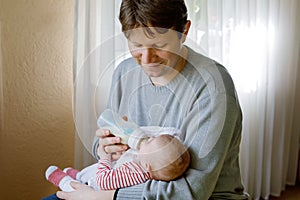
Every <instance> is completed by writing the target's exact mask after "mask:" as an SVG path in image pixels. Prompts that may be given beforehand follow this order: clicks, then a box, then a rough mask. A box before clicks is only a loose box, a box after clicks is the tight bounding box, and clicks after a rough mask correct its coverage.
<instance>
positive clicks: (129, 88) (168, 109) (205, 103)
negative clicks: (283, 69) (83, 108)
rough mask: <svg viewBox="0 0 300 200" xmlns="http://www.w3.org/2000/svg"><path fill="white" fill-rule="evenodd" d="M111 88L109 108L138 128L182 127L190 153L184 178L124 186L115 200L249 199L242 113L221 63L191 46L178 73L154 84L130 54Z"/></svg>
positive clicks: (116, 73) (120, 66) (121, 65)
mask: <svg viewBox="0 0 300 200" xmlns="http://www.w3.org/2000/svg"><path fill="white" fill-rule="evenodd" d="M110 92H111V93H110V97H109V101H108V108H111V109H112V110H114V111H116V112H118V113H119V114H121V115H122V116H124V115H125V116H127V117H128V118H129V119H130V120H132V121H134V122H136V123H137V124H138V125H139V126H167V127H175V128H178V129H180V130H181V132H182V133H181V135H180V138H181V139H182V141H183V142H184V144H185V145H186V146H187V147H188V148H189V151H190V153H191V165H190V169H189V170H188V171H187V172H186V173H185V175H184V176H183V177H182V178H180V179H177V180H175V181H170V182H164V181H155V180H150V181H147V182H146V183H144V184H140V185H136V186H132V187H128V188H121V189H119V190H118V193H117V195H116V197H117V199H126V200H127V199H132V200H134V199H172V200H173V199H179V200H190V199H199V200H207V199H247V196H246V195H245V194H244V193H243V190H244V189H243V185H242V183H241V176H240V168H239V145H240V140H241V128H242V114H241V109H240V106H239V102H238V99H237V96H236V92H235V88H234V84H233V82H232V79H231V77H230V75H229V74H228V72H227V71H226V69H225V68H224V67H223V66H221V65H220V64H218V63H216V62H215V61H213V60H211V59H209V58H207V57H204V56H202V55H200V54H198V53H196V52H194V51H193V50H192V49H190V48H188V58H187V63H186V65H185V67H184V69H183V70H182V71H181V72H180V74H178V75H177V76H176V77H175V78H174V79H173V80H172V81H171V82H170V83H168V84H167V85H164V86H154V85H153V84H152V83H151V81H150V79H149V77H148V76H147V75H146V74H145V73H144V71H143V70H142V69H141V67H140V66H138V65H137V63H136V62H135V61H134V60H133V59H132V58H129V59H127V60H125V61H123V62H122V63H121V64H120V65H119V66H118V67H117V69H116V70H115V72H114V75H113V80H112V86H111V91H110ZM96 144H97V143H95V146H94V147H96Z"/></svg>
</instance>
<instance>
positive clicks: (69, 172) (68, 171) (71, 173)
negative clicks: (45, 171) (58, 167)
mask: <svg viewBox="0 0 300 200" xmlns="http://www.w3.org/2000/svg"><path fill="white" fill-rule="evenodd" d="M63 172H65V173H66V174H67V175H69V176H71V177H72V178H73V179H75V180H76V179H77V178H76V175H77V174H78V172H80V171H79V170H77V169H73V168H71V167H68V168H65V169H64V171H63Z"/></svg>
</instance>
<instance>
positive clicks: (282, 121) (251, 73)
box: [74, 0, 300, 199]
mask: <svg viewBox="0 0 300 200" xmlns="http://www.w3.org/2000/svg"><path fill="white" fill-rule="evenodd" d="M120 2H121V0H114V1H111V0H101V1H99V0H76V21H75V40H74V74H75V75H76V76H75V78H74V85H75V96H74V110H75V112H74V115H75V122H76V130H77V140H76V150H75V160H76V163H75V165H76V166H77V167H82V166H85V165H87V164H90V163H91V162H93V159H91V157H90V149H91V145H92V139H93V137H94V133H95V130H96V119H97V116H98V115H99V113H100V112H101V111H102V110H103V109H104V106H105V104H106V100H107V95H108V92H109V87H110V79H111V74H112V71H113V69H114V67H115V66H116V64H117V63H118V62H119V61H120V60H121V59H122V58H124V57H127V56H128V55H129V53H128V50H127V47H126V42H125V39H124V37H123V35H122V33H121V32H120V30H121V27H120V24H119V22H118V12H119V5H120ZM186 3H187V6H188V10H189V18H190V19H191V21H192V27H191V30H190V33H189V38H188V41H187V43H188V44H189V45H190V46H193V47H194V48H196V49H198V50H199V51H201V52H204V53H205V54H206V55H208V56H210V57H212V58H214V59H215V60H217V61H219V62H220V63H222V64H223V65H224V66H226V68H227V69H228V70H229V72H230V73H231V75H232V77H233V79H234V82H235V85H236V87H237V91H238V95H239V98H240V103H241V106H242V109H243V114H244V129H243V138H242V144H241V161H240V163H241V170H242V178H243V182H244V185H245V187H246V190H247V192H248V193H250V194H251V196H252V197H253V199H259V198H260V197H262V198H265V199H267V198H268V197H269V195H275V196H279V195H280V193H281V191H282V190H284V188H285V186H286V184H290V185H293V184H295V181H296V176H297V175H296V174H297V164H298V152H299V135H300V123H299V122H300V105H299V103H298V104H297V102H299V100H300V81H299V80H300V79H299V78H298V77H300V62H299V56H300V55H299V54H300V43H299V41H300V23H299V22H300V15H299V14H300V2H299V1H298V0H186ZM85 149H88V150H89V151H86V150H85Z"/></svg>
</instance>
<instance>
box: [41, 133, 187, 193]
mask: <svg viewBox="0 0 300 200" xmlns="http://www.w3.org/2000/svg"><path fill="white" fill-rule="evenodd" d="M141 129H142V130H144V133H145V134H146V135H148V136H147V137H138V138H139V140H138V141H136V138H135V139H134V140H132V139H129V140H128V141H129V143H128V145H129V146H130V147H131V149H129V150H128V151H127V152H125V154H123V155H122V156H121V158H120V159H119V160H118V161H117V162H116V163H115V164H114V163H113V162H112V161H111V156H110V154H106V153H105V152H103V151H100V149H99V148H98V156H99V157H100V160H99V162H98V163H97V164H94V165H91V166H88V167H87V168H85V169H83V170H82V171H78V170H75V169H72V168H66V169H65V170H64V171H62V170H60V169H59V168H57V167H56V166H50V167H49V168H48V169H47V171H46V178H47V180H49V181H50V182H52V183H53V184H55V185H56V186H58V187H59V188H60V189H61V190H63V191H73V188H72V187H71V186H70V182H71V181H79V182H82V183H87V184H88V185H90V186H91V187H93V188H94V189H101V190H113V189H117V188H122V187H129V186H132V185H136V184H140V183H144V182H146V181H147V180H150V179H155V180H162V181H171V180H174V179H177V178H179V177H180V176H181V175H182V174H183V173H184V172H185V171H186V169H187V168H188V166H189V163H190V154H189V152H188V150H187V149H186V148H185V146H184V145H183V144H182V143H181V142H180V141H179V140H178V139H177V138H176V133H178V132H175V130H176V129H172V128H171V129H170V128H161V127H148V131H147V127H141ZM154 133H155V134H154ZM166 133H168V134H166ZM149 134H150V135H155V136H149ZM130 137H134V135H132V136H130ZM130 141H134V142H133V143H131V142H130Z"/></svg>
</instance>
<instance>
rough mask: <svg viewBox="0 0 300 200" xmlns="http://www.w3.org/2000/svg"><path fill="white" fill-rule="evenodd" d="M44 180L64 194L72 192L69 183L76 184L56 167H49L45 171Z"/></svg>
mask: <svg viewBox="0 0 300 200" xmlns="http://www.w3.org/2000/svg"><path fill="white" fill-rule="evenodd" d="M45 175H46V179H47V180H48V181H50V182H51V183H53V184H54V185H56V186H57V187H59V188H60V189H61V190H62V191H65V192H71V191H74V189H73V188H72V186H71V185H70V183H71V182H72V181H73V182H78V181H76V180H74V179H73V178H71V177H70V176H68V175H67V174H66V173H64V172H63V171H62V170H60V169H59V168H58V167H56V166H50V167H48V169H47V170H46V173H45Z"/></svg>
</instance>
